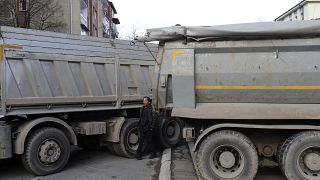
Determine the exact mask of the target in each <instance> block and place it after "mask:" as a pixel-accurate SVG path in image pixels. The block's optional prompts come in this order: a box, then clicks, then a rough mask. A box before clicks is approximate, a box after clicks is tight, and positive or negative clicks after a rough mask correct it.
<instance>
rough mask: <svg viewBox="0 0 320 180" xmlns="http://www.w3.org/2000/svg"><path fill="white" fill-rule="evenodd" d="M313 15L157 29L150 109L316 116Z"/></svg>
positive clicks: (319, 81)
mask: <svg viewBox="0 0 320 180" xmlns="http://www.w3.org/2000/svg"><path fill="white" fill-rule="evenodd" d="M319 29H320V21H303V22H272V23H253V24H239V25H228V26H213V27H183V26H175V27H169V28H158V29H151V30H148V33H147V34H148V36H147V37H144V38H145V39H146V40H148V38H149V39H152V40H159V41H163V42H162V43H161V44H164V45H163V46H160V51H159V52H163V54H162V55H161V56H160V55H159V57H163V58H162V61H161V66H160V67H156V69H159V71H160V73H159V79H160V82H159V85H158V89H157V90H154V92H157V91H158V94H159V99H163V100H165V101H158V104H156V103H155V105H154V106H155V107H157V106H158V107H159V108H170V109H171V108H172V116H176V117H186V118H194V119H319V118H320V78H319V77H320V68H319V67H320V61H319V57H320V31H319Z"/></svg>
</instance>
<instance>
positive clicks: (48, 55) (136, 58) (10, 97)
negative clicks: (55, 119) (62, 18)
mask: <svg viewBox="0 0 320 180" xmlns="http://www.w3.org/2000/svg"><path fill="white" fill-rule="evenodd" d="M0 32H1V35H2V39H1V40H2V41H1V43H3V44H6V45H15V46H20V47H22V49H10V48H7V49H5V53H4V54H5V59H4V61H3V62H4V63H3V66H2V68H3V70H2V71H1V74H2V77H3V78H2V79H1V80H2V87H1V93H2V96H1V104H2V108H3V109H2V113H3V114H4V115H15V114H39V113H57V112H77V111H94V110H108V109H125V108H137V107H140V106H141V105H142V99H141V98H142V97H143V96H146V95H147V96H151V81H152V79H153V70H154V65H155V59H154V57H153V56H152V55H151V53H153V55H156V54H157V50H158V46H157V45H155V44H147V46H148V48H149V49H150V50H151V53H150V51H149V49H148V48H147V47H146V45H144V44H143V43H137V44H135V45H133V46H132V45H130V41H124V40H113V39H106V38H95V37H86V36H77V35H69V34H62V33H53V32H44V31H37V30H29V29H18V28H11V27H3V26H1V27H0Z"/></svg>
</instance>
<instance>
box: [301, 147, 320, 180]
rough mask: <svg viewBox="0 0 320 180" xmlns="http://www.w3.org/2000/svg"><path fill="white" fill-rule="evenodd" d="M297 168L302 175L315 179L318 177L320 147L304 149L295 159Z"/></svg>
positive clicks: (319, 171)
mask: <svg viewBox="0 0 320 180" xmlns="http://www.w3.org/2000/svg"><path fill="white" fill-rule="evenodd" d="M297 165H298V169H299V171H300V174H302V176H303V177H305V178H307V179H310V180H316V179H319V177H320V147H309V148H306V149H304V150H303V151H302V152H301V153H300V154H299V156H298V159H297Z"/></svg>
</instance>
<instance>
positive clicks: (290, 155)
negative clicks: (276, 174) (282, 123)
mask: <svg viewBox="0 0 320 180" xmlns="http://www.w3.org/2000/svg"><path fill="white" fill-rule="evenodd" d="M278 161H279V165H280V168H281V169H282V172H283V173H284V175H285V176H286V177H287V179H299V180H303V179H306V180H317V179H320V132H318V131H308V132H302V133H298V134H295V135H293V136H291V137H289V138H288V139H287V140H286V141H285V142H284V143H283V145H282V146H281V148H280V151H279V155H278Z"/></svg>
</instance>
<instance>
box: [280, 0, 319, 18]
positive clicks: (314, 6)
mask: <svg viewBox="0 0 320 180" xmlns="http://www.w3.org/2000/svg"><path fill="white" fill-rule="evenodd" d="M313 19H320V0H303V1H301V2H300V3H299V4H297V5H295V6H294V7H292V8H291V9H289V10H288V11H287V12H285V13H283V14H282V15H281V16H279V17H278V18H276V19H275V21H297V20H313Z"/></svg>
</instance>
